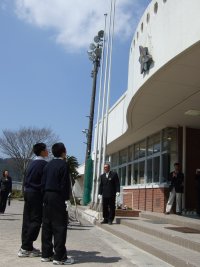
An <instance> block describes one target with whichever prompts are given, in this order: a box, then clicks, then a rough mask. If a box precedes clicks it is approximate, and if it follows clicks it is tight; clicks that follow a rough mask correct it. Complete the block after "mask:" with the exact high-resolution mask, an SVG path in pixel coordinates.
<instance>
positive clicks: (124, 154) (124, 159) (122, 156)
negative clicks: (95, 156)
mask: <svg viewBox="0 0 200 267" xmlns="http://www.w3.org/2000/svg"><path fill="white" fill-rule="evenodd" d="M127 156H128V149H124V150H122V151H120V152H119V165H121V164H124V163H127Z"/></svg>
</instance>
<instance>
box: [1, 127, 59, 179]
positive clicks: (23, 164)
mask: <svg viewBox="0 0 200 267" xmlns="http://www.w3.org/2000/svg"><path fill="white" fill-rule="evenodd" d="M2 132H3V135H2V137H0V150H1V151H2V153H3V154H4V155H6V156H8V157H10V158H12V159H13V160H14V162H15V164H16V167H17V169H18V170H19V172H20V173H21V177H22V182H23V181H24V176H25V173H26V169H27V165H28V163H29V161H30V160H31V159H32V158H33V151H32V148H33V145H34V144H36V143H39V142H44V143H45V144H46V145H47V147H51V146H52V144H53V143H55V142H57V140H58V137H57V136H56V135H55V134H54V133H53V132H52V130H51V129H49V128H36V127H28V128H25V127H23V128H20V129H19V130H16V131H11V130H7V129H6V130H3V131H2Z"/></svg>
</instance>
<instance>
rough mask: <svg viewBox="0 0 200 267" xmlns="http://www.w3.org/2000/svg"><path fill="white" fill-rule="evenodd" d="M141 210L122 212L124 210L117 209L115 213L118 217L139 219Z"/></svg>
mask: <svg viewBox="0 0 200 267" xmlns="http://www.w3.org/2000/svg"><path fill="white" fill-rule="evenodd" d="M139 213H140V211H139V210H122V209H117V210H116V211H115V215H116V216H120V217H139Z"/></svg>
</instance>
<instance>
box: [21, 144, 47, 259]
mask: <svg viewBox="0 0 200 267" xmlns="http://www.w3.org/2000/svg"><path fill="white" fill-rule="evenodd" d="M33 152H34V154H35V155H36V157H35V159H34V160H33V161H32V162H31V163H30V165H29V167H28V170H27V175H26V177H25V183H24V212H23V224H22V233H21V237H22V245H21V248H20V250H19V252H18V256H19V257H38V256H40V255H41V253H40V250H38V249H35V248H34V247H33V242H34V241H35V240H36V239H37V237H38V234H39V231H40V227H41V223H42V205H43V201H42V192H41V181H42V175H43V169H44V166H45V165H46V164H47V161H46V160H45V158H46V157H47V156H48V151H47V148H46V145H45V144H44V143H37V144H35V145H34V146H33Z"/></svg>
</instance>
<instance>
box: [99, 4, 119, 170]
mask: <svg viewBox="0 0 200 267" xmlns="http://www.w3.org/2000/svg"><path fill="white" fill-rule="evenodd" d="M115 9H116V0H113V18H112V36H111V44H110V58H109V63H110V64H109V75H108V93H107V99H106V117H105V134H104V144H103V156H102V159H103V160H102V171H103V166H104V164H105V157H106V146H107V137H108V115H109V114H108V113H109V105H110V84H111V70H112V50H113V37H114V30H115Z"/></svg>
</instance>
